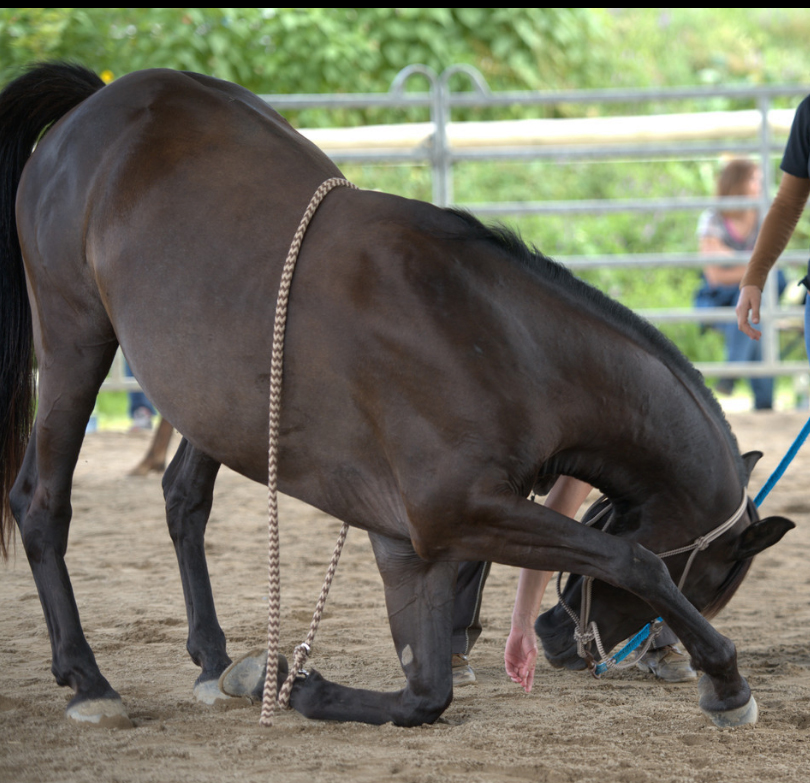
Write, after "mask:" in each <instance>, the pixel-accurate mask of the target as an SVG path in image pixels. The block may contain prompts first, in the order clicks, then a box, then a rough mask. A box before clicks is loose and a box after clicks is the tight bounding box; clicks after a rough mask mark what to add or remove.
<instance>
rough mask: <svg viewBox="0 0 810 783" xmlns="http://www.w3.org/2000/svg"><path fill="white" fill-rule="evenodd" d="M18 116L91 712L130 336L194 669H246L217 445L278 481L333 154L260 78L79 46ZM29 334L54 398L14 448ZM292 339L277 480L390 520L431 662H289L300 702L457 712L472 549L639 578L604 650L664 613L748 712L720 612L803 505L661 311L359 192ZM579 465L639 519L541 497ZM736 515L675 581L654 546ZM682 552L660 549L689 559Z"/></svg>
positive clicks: (48, 465)
mask: <svg viewBox="0 0 810 783" xmlns="http://www.w3.org/2000/svg"><path fill="white" fill-rule="evenodd" d="M48 126H51V127H50V128H49V130H48V131H47V133H46V134H45V136H44V138H40V137H41V134H42V132H43V130H44V129H46V128H48ZM0 128H2V131H0V133H2V139H1V140H0V144H1V145H2V147H1V148H0V167H1V169H0V170H2V177H3V180H4V181H3V191H2V193H3V203H2V205H0V211H1V213H2V215H3V221H4V222H3V224H2V233H3V241H4V252H3V258H2V262H0V274H2V275H3V280H2V287H1V288H0V291H2V318H3V319H4V320H3V323H2V324H0V335H2V340H3V346H2V360H1V364H2V367H3V368H4V369H3V393H4V394H6V393H7V392H8V391H9V390H10V393H11V396H10V398H6V399H4V400H3V409H2V410H3V414H4V417H5V418H4V420H3V435H2V442H3V444H4V449H5V451H4V454H3V463H2V464H3V471H4V475H3V487H4V488H5V489H7V488H8V487H9V485H10V483H11V481H12V480H14V477H15V476H16V480H14V484H13V487H12V488H11V491H10V492H9V493H8V499H9V504H10V509H11V512H12V513H13V516H14V518H15V519H16V521H17V525H18V527H19V530H20V534H21V538H22V542H23V546H24V548H25V552H26V555H27V557H28V560H29V562H30V564H31V568H32V571H33V575H34V579H35V581H36V584H37V589H38V591H39V595H40V600H41V602H42V606H43V610H44V613H45V619H46V622H47V625H48V631H49V634H50V639H51V646H52V652H53V665H52V671H53V673H54V675H55V676H56V680H57V682H58V683H59V684H60V685H69V686H70V687H71V688H73V690H74V691H75V695H74V697H73V699H72V700H71V702H70V704H69V706H68V715H70V716H71V717H73V718H75V719H77V720H95V721H99V720H105V719H119V718H120V719H122V720H123V719H125V710H124V707H123V705H122V704H121V700H120V697H119V696H118V694H117V693H116V691H115V690H114V689H113V687H112V686H111V685H110V684H109V683H108V681H107V680H106V679H105V678H104V676H103V675H102V673H101V671H100V669H99V667H98V665H97V663H96V661H95V658H94V656H93V653H92V651H91V649H90V647H89V645H88V643H87V641H86V639H85V637H84V634H83V632H82V628H81V624H80V621H79V614H78V609H77V607H76V603H75V600H74V598H73V592H72V588H71V585H70V579H69V577H68V573H67V569H66V566H65V560H64V555H65V550H66V547H67V539H68V528H69V524H70V519H71V507H70V488H71V479H72V475H73V470H74V467H75V464H76V460H77V458H78V454H79V449H80V447H81V443H82V439H83V435H84V430H85V424H86V422H87V420H88V418H89V416H90V414H91V411H92V408H93V404H94V400H95V397H96V393H97V392H98V389H99V386H100V385H101V383H102V381H103V379H104V377H105V375H106V373H107V371H108V369H109V367H110V364H111V362H112V359H113V356H114V354H115V351H116V349H117V346H118V345H119V344H120V345H121V347H122V348H123V350H124V353H125V354H126V356H127V359H128V361H129V364H130V366H131V367H132V369H133V372H134V373H135V375H136V377H137V378H138V380H139V382H140V383H141V386H142V387H143V389H144V391H145V392H146V394H147V395H148V396H149V398H150V399H151V400H152V401H153V402H154V403H155V405H156V406H157V407H158V409H159V410H160V411H161V412H162V413H163V414H164V415H165V416H166V418H167V419H168V420H169V421H171V422H172V423H173V424H174V425H175V426H176V427H177V429H178V430H179V431H180V432H181V433H182V434H183V436H184V439H183V441H182V443H181V446H180V448H179V449H178V452H177V454H176V456H175V458H174V460H173V462H172V464H171V465H170V467H169V469H168V470H167V472H166V474H165V476H164V494H165V497H166V509H167V519H168V524H169V531H170V534H171V536H172V539H173V541H174V544H175V548H176V552H177V556H178V560H179V564H180V572H181V578H182V582H183V590H184V595H185V599H186V605H187V611H188V619H189V637H188V650H189V653H190V654H191V657H192V658H193V660H194V661H195V662H196V663H197V664H198V665H199V666H200V667H201V670H202V671H201V674H200V677H199V679H198V686H204V685H210V684H211V683H213V682H214V681H215V680H216V679H217V678H218V677H219V675H220V674H221V672H222V671H223V670H224V669H225V668H226V667H227V666H228V664H229V663H230V658H229V657H228V654H227V652H226V646H225V637H224V634H223V633H222V630H221V628H220V626H219V623H218V622H217V617H216V612H215V610H214V603H213V598H212V595H211V589H210V584H209V581H208V573H207V567H206V563H205V554H204V547H203V535H204V530H205V525H206V522H207V519H208V514H209V511H210V508H211V498H212V490H213V485H214V481H215V478H216V474H217V470H218V468H219V466H220V464H225V465H228V466H229V467H231V468H233V469H234V470H236V471H238V472H240V473H242V474H243V475H245V476H247V477H249V478H252V479H255V480H256V481H260V482H265V481H266V479H267V431H268V422H267V414H266V412H267V389H268V375H269V363H270V343H271V339H272V330H273V319H274V302H275V299H276V291H277V289H278V284H279V277H280V271H281V266H282V262H283V260H284V257H285V255H286V252H287V249H288V246H289V243H290V240H291V238H292V236H293V233H294V232H295V229H296V227H297V225H298V221H299V218H300V216H301V215H302V213H303V211H304V208H305V207H306V205H307V204H308V202H309V199H310V197H311V196H312V194H313V193H314V191H315V190H316V189H317V188H318V186H319V185H320V184H321V183H322V182H323V181H324V180H326V179H327V178H330V177H333V176H338V175H339V174H340V172H339V171H338V170H337V168H336V167H335V166H334V164H333V163H331V161H330V160H329V159H328V158H327V157H326V156H325V155H324V154H322V153H321V152H320V151H319V150H318V149H317V148H316V147H315V146H314V145H312V144H311V143H310V142H308V141H307V140H306V139H304V138H303V137H302V136H301V135H299V134H298V133H296V132H295V131H294V130H293V129H292V128H291V127H290V126H289V124H288V123H287V122H286V121H285V120H283V119H282V118H281V117H280V116H279V115H278V114H277V113H276V112H274V111H273V110H272V109H270V108H269V107H268V106H267V105H266V104H265V103H264V102H263V101H262V100H260V99H259V98H258V97H256V96H255V95H253V94H251V93H249V92H247V91H245V90H244V89H242V88H240V87H238V86H236V85H233V84H229V83H227V82H222V81H218V80H216V79H211V78H208V77H205V76H200V75H197V74H189V73H178V72H173V71H167V70H152V71H144V72H138V73H133V74H130V75H128V76H125V77H123V78H121V79H118V80H116V81H115V82H113V83H112V84H110V85H109V86H107V87H103V85H102V83H101V81H100V80H99V79H98V78H97V77H96V76H95V75H94V74H92V73H90V72H89V71H86V70H85V69H82V68H80V67H75V66H65V65H44V66H40V67H37V68H34V69H32V70H31V71H29V72H28V73H27V74H26V75H24V76H22V77H21V78H20V79H18V80H16V81H14V82H12V83H11V84H10V85H9V86H8V87H7V88H6V89H5V90H4V91H3V93H2V95H0ZM38 139H39V142H38V143H37V144H36V149H35V150H34V152H33V154H31V150H32V148H33V147H34V144H35V143H36V142H37V140H38ZM15 194H16V231H15V222H14V216H13V205H14V198H15ZM18 237H19V244H18ZM23 265H24V269H25V274H23ZM24 280H25V282H26V283H27V290H26V286H25V285H24V283H23V281H24ZM29 307H30V310H29ZM32 338H33V344H34V347H35V350H36V357H37V362H38V370H39V404H38V408H37V415H36V421H35V423H34V428H33V434H32V436H31V438H30V441H29V442H28V445H27V448H26V449H25V456H24V458H23V459H22V461H21V463H20V454H21V448H22V446H23V445H24V444H25V442H26V439H27V436H28V431H27V426H28V421H29V416H30V411H31V383H30V379H31V373H32V357H31V350H30V346H31V340H32ZM286 357H287V360H286V366H285V376H284V391H283V406H282V415H281V441H280V474H279V488H280V489H281V490H282V491H283V492H285V493H287V494H289V495H292V496H295V497H297V498H300V499H302V500H305V501H306V502H308V503H310V504H312V505H314V506H316V507H318V508H320V509H322V510H324V511H326V512H327V513H329V514H331V515H332V516H334V517H337V518H339V519H343V520H346V521H348V522H350V523H351V524H352V525H354V526H356V527H360V528H363V529H365V530H367V531H368V532H369V535H370V537H371V541H372V544H373V549H374V553H375V556H376V559H377V563H378V566H379V569H380V573H381V574H382V578H383V582H384V585H385V596H386V603H387V607H388V612H389V618H390V625H391V631H392V634H393V637H394V643H395V646H396V650H397V654H398V656H399V659H400V663H401V665H402V668H403V670H404V672H405V675H406V679H407V684H406V686H405V688H404V689H402V690H400V691H397V692H394V693H375V692H369V691H362V690H358V689H354V688H350V687H347V686H343V685H338V684H335V683H330V682H328V681H326V680H325V679H323V678H322V677H321V676H320V675H318V674H317V673H316V672H313V673H312V674H310V675H309V676H308V677H307V678H306V679H302V680H299V681H297V682H296V684H295V687H294V689H293V692H292V699H291V701H292V706H293V707H294V708H296V709H297V710H299V711H300V712H302V713H303V714H304V715H306V716H309V717H312V718H322V719H332V720H356V721H366V722H369V723H384V722H388V721H393V722H394V723H397V724H401V725H415V724H419V723H423V722H429V721H434V720H436V718H438V716H439V715H441V713H442V712H443V710H444V709H445V708H446V707H447V705H448V704H449V703H450V700H451V699H452V675H451V667H450V631H451V608H452V603H453V590H454V582H455V574H456V562H455V561H458V560H481V559H489V560H495V561H497V562H500V563H504V564H507V565H513V566H522V567H527V568H534V569H547V570H554V569H560V570H566V571H571V572H575V573H578V574H583V575H586V576H592V577H594V578H596V579H598V580H601V581H602V582H605V583H607V584H608V585H609V586H610V587H603V588H598V587H597V588H595V593H597V594H598V593H599V591H600V590H601V589H604V590H616V589H619V590H621V591H628V592H629V593H631V594H632V596H635V597H636V598H634V599H632V600H624V598H621V599H620V605H619V606H617V607H614V608H613V610H612V611H613V614H612V621H611V623H610V627H608V626H607V625H604V627H603V637H604V638H605V641H606V643H608V644H610V643H613V642H616V641H618V640H619V639H620V638H622V635H623V634H626V628H627V627H630V626H632V627H633V628H635V627H636V626H638V625H640V624H642V623H643V621H645V620H646V619H648V618H649V617H651V616H653V615H654V614H661V615H662V616H663V617H664V619H665V620H666V622H667V623H668V624H669V626H670V627H671V628H672V630H673V631H674V632H675V633H676V634H677V635H678V636H679V637H680V639H681V640H682V641H683V643H684V645H685V646H686V648H687V649H688V650H689V652H690V653H691V655H692V657H693V659H694V661H695V664H696V666H698V667H699V668H701V669H702V670H703V671H705V672H706V680H705V687H704V689H703V695H702V697H701V706H702V707H703V708H704V710H706V711H708V712H710V713H711V714H713V715H715V716H721V717H722V716H724V715H728V714H730V715H731V717H730V718H729V719H730V720H731V721H737V720H740V721H751V720H754V719H755V715H756V711H755V708H754V706H753V701H752V697H751V695H750V690H749V688H748V685H747V683H746V682H745V680H744V679H743V678H742V677H741V676H740V674H739V672H738V670H737V665H736V652H735V648H734V645H733V644H732V643H731V642H730V641H729V640H728V639H726V638H725V637H723V636H721V635H720V634H718V633H717V632H716V631H715V630H714V629H713V628H712V627H711V625H709V623H708V622H707V621H706V620H705V619H704V618H703V617H702V616H701V614H700V613H699V611H698V608H699V609H702V608H705V607H707V606H709V605H711V604H716V603H717V602H718V601H722V600H727V598H728V597H729V596H730V594H731V592H732V591H733V589H736V586H737V585H738V584H739V581H740V578H737V577H739V575H740V574H741V573H744V571H745V570H746V569H747V567H748V564H749V561H750V558H751V557H752V556H753V555H754V554H756V552H758V551H760V550H761V549H763V548H764V547H765V546H768V545H770V544H772V543H774V542H775V541H777V540H778V539H779V538H780V537H781V536H782V535H783V534H784V532H785V531H786V530H787V529H788V528H789V527H791V526H792V523H790V522H789V521H787V520H784V519H781V518H778V517H773V518H770V519H767V520H762V521H759V520H757V514H756V511H755V509H753V507H752V506H751V505H750V503H749V504H746V503H745V502H744V497H745V485H746V482H747V473H746V469H745V466H744V463H743V460H742V458H741V456H740V454H739V451H738V449H737V446H736V442H735V440H734V438H733V436H732V434H731V432H730V430H729V428H728V426H727V423H726V422H725V420H724V418H723V415H722V412H721V411H720V409H719V406H718V405H717V403H716V401H715V400H714V398H713V397H712V396H711V394H710V392H709V391H708V390H707V389H706V387H705V386H704V384H703V383H702V380H701V378H700V376H699V374H698V373H696V372H695V371H694V369H693V368H692V367H691V366H690V365H689V363H688V362H687V361H686V360H685V359H684V358H683V356H682V355H681V354H679V353H678V352H677V350H676V349H675V348H674V347H673V346H672V345H671V344H669V343H668V342H667V341H666V340H665V339H664V338H663V337H662V336H661V335H660V333H659V332H657V331H656V330H655V329H653V328H652V327H651V326H649V325H648V324H646V322H643V321H641V320H640V319H638V318H637V317H635V316H634V315H633V314H632V313H630V312H629V311H628V310H626V309H625V308H622V307H620V306H618V305H617V304H615V303H613V302H611V301H610V300H608V299H607V298H606V297H604V296H602V295H601V294H600V293H599V292H597V291H595V290H594V289H592V288H590V287H588V286H587V285H585V284H583V283H581V282H580V281H578V280H577V279H576V278H574V277H573V276H572V275H570V274H569V273H568V272H567V271H566V270H564V269H563V268H562V267H560V266H559V265H556V264H554V263H553V262H551V261H549V260H548V259H546V258H545V257H543V256H542V255H540V254H539V253H536V252H534V251H532V250H530V249H529V248H527V247H526V246H525V245H524V244H523V243H522V242H521V241H520V240H519V239H518V238H517V237H516V236H515V235H514V234H512V233H510V232H509V231H506V230H494V229H489V228H486V227H485V226H483V225H482V224H480V223H479V222H478V221H476V220H474V219H473V218H471V217H470V216H468V215H466V214H463V213H458V212H455V211H452V210H444V209H438V208H436V207H434V206H432V205H430V204H425V203H421V202H418V201H411V200H406V199H402V198H398V197H395V196H391V195H387V194H384V193H377V192H370V191H354V190H347V189H339V190H337V191H335V192H333V193H330V194H329V196H328V197H327V198H326V200H325V201H324V203H323V204H322V205H321V207H320V209H319V211H318V213H317V214H316V215H315V218H314V219H313V221H312V223H311V225H310V228H309V230H308V233H307V235H306V238H305V241H304V244H303V247H302V250H301V254H300V257H299V262H298V267H297V270H296V275H295V280H294V284H293V290H292V295H291V300H290V314H289V319H288V324H287V342H286ZM558 474H565V475H571V476H575V477H578V478H581V479H583V480H585V481H588V482H590V483H591V484H593V485H595V486H597V487H599V488H600V489H601V490H602V491H603V492H605V493H606V494H607V495H608V497H609V498H611V500H612V502H613V505H614V508H615V511H616V516H617V523H616V529H617V530H620V531H621V532H622V536H614V535H607V534H605V533H603V532H601V531H599V530H595V529H591V528H588V527H585V526H582V525H580V524H578V523H576V522H574V521H573V520H570V519H568V518H566V517H563V516H560V515H558V514H556V513H554V512H552V511H550V510H548V509H546V508H544V507H542V506H540V505H537V504H535V503H532V502H530V501H529V500H528V499H527V495H528V494H529V492H530V491H531V490H532V489H533V488H535V489H539V490H542V489H543V488H544V487H548V486H549V483H550V482H551V481H553V479H554V477H555V476H556V475H558ZM741 502H742V505H741ZM4 505H5V503H4ZM738 507H739V508H740V514H739V515H738V516H737V517H735V523H734V525H733V527H732V529H731V530H729V531H728V532H727V533H726V534H725V535H724V536H723V537H722V538H720V539H719V540H718V541H717V542H715V543H714V544H712V545H711V546H710V547H709V548H708V549H707V550H706V551H705V552H702V553H701V554H700V556H699V557H698V559H697V561H696V565H695V567H694V569H693V572H694V576H693V577H692V578H690V580H689V581H688V582H687V584H686V585H685V588H684V594H682V593H681V592H679V591H678V590H677V588H676V587H675V585H674V584H673V582H672V579H671V578H670V575H669V573H668V570H667V566H665V565H664V564H663V562H662V561H661V560H660V559H659V558H658V557H656V556H655V555H654V554H652V552H653V551H660V550H662V549H669V548H673V547H675V546H682V545H684V544H687V543H690V542H691V541H692V540H693V539H694V538H696V537H698V536H700V535H703V534H704V533H706V532H707V531H709V530H712V529H714V528H716V527H717V526H718V525H719V524H720V523H721V522H723V521H724V520H727V519H730V518H731V517H732V516H733V515H734V513H735V509H737V508H738ZM4 513H5V527H6V535H8V526H9V523H10V517H9V515H8V513H7V512H4ZM651 550H652V551H651ZM683 560H684V559H683V558H674V559H673V560H672V561H670V562H669V563H668V566H669V567H670V568H672V569H673V573H674V572H675V571H676V570H677V569H678V567H679V566H680V567H683ZM732 576H734V578H732V579H731V581H729V578H730V577H732ZM619 595H621V596H625V595H626V594H625V593H620V594H619ZM597 598H598V595H597ZM597 603H599V602H598V601H597ZM695 607H698V608H695ZM597 614H598V613H597ZM595 619H599V618H598V617H596V618H595Z"/></svg>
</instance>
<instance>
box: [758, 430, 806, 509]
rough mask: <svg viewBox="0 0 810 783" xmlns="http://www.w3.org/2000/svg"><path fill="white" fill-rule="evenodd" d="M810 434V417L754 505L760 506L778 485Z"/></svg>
mask: <svg viewBox="0 0 810 783" xmlns="http://www.w3.org/2000/svg"><path fill="white" fill-rule="evenodd" d="M808 435H810V419H808V420H807V422H806V423H805V425H804V427H802V429H801V432H800V433H799V434H798V435H797V436H796V440H794V441H793V445H792V446H791V447H790V448H789V449H788V450H787V454H785V456H784V457H782V461H781V462H780V463H779V465H778V466H777V468H776V470H775V471H774V472H773V473H772V474H771V477H770V478H769V479H768V480H767V481H766V482H765V485H764V486H763V487H762V489H761V490H760V491H759V492H758V493H757V496H756V497H755V498H754V505H755V506H756V507H757V508H759V506H760V504H761V503H762V501H763V500H765V498H766V497H768V495H769V494H770V491H771V490H772V489H773V488H774V487H775V486H776V482H777V481H779V479H780V478H782V476H783V475H784V473H785V471H786V470H787V469H788V465H790V463H791V462H793V458H794V457H795V456H796V454H798V453H799V449H800V448H801V447H802V444H803V443H804V442H805V441H806V440H807V436H808Z"/></svg>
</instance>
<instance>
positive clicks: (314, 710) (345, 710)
mask: <svg viewBox="0 0 810 783" xmlns="http://www.w3.org/2000/svg"><path fill="white" fill-rule="evenodd" d="M370 538H371V543H372V546H373V547H374V555H375V557H376V558H377V565H378V566H379V569H380V573H381V575H382V578H383V583H384V584H385V602H386V606H387V608H388V619H389V622H390V624H391V633H392V635H393V637H394V645H395V647H396V650H397V655H398V656H399V660H400V663H401V665H402V669H403V671H404V672H405V676H406V678H407V685H406V686H405V688H404V689H402V690H400V691H397V692H393V693H377V692H374V691H367V690H360V689H357V688H348V687H346V686H343V685H337V684H335V683H331V682H327V681H326V680H324V679H323V678H322V677H321V676H320V675H319V674H318V673H317V672H312V673H311V674H310V675H309V676H308V677H307V678H306V679H304V680H297V681H296V683H295V686H294V687H293V691H292V695H291V699H290V703H291V705H292V706H293V707H294V708H295V709H296V710H298V711H299V712H300V713H302V714H303V715H305V716H306V717H308V718H315V719H320V720H339V721H360V722H363V723H373V724H382V723H388V722H393V723H394V724H396V725H398V726H418V725H421V724H423V723H433V722H434V721H435V720H436V719H437V718H438V717H439V716H440V715H441V714H442V713H443V712H444V711H445V709H447V706H448V705H449V704H450V702H451V701H452V698H453V675H452V669H451V660H450V659H451V655H450V649H451V646H450V637H451V631H452V620H453V600H454V587H455V582H456V573H457V564H456V563H450V562H436V563H427V562H425V561H424V560H422V559H420V558H419V557H418V556H417V554H416V553H415V552H414V550H413V546H412V545H411V543H410V542H409V541H402V540H395V539H391V538H387V537H385V536H380V535H374V534H370Z"/></svg>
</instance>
